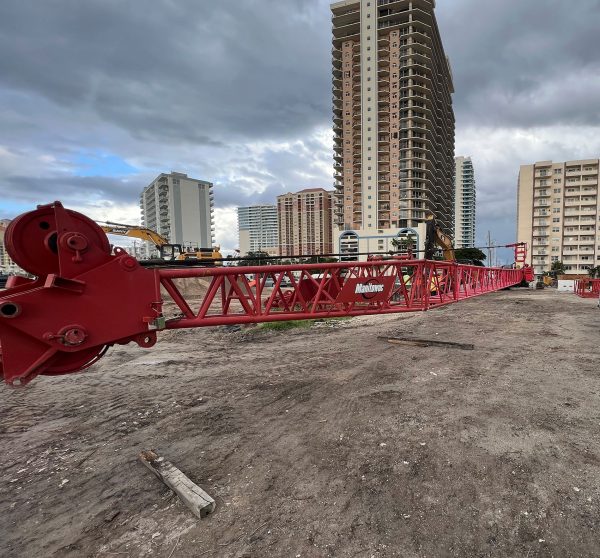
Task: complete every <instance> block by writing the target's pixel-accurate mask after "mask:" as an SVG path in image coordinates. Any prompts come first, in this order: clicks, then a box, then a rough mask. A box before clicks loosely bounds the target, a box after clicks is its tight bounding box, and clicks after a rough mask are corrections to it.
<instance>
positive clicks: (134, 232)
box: [98, 221, 169, 250]
mask: <svg viewBox="0 0 600 558" xmlns="http://www.w3.org/2000/svg"><path fill="white" fill-rule="evenodd" d="M98 224H99V225H100V228H101V229H102V230H103V231H104V232H105V233H106V234H116V235H119V236H129V237H131V238H139V239H141V240H147V241H148V242H152V244H154V246H156V248H158V249H159V250H160V248H161V246H164V245H165V244H168V243H169V241H168V240H167V239H166V238H165V237H164V236H161V235H160V234H158V233H157V232H156V231H153V230H152V229H148V228H146V227H137V226H134V225H123V224H121V223H111V222H110V221H106V222H99V223H98Z"/></svg>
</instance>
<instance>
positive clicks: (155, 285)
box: [0, 202, 532, 385]
mask: <svg viewBox="0 0 600 558" xmlns="http://www.w3.org/2000/svg"><path fill="white" fill-rule="evenodd" d="M6 247H7V251H8V253H9V255H10V256H11V258H12V259H13V260H14V261H15V262H16V263H17V264H18V265H19V266H21V267H22V268H23V269H24V270H25V271H27V272H29V273H31V274H32V275H35V276H36V278H35V279H26V278H15V277H13V278H11V279H10V281H9V283H8V284H7V287H8V288H7V290H5V291H4V292H2V293H1V294H0V355H1V361H0V373H1V374H2V376H3V378H4V381H5V382H7V383H8V384H11V385H23V384H26V383H27V382H29V381H31V380H32V379H33V378H35V377H36V376H37V375H39V374H44V375H54V374H68V373H73V372H78V371H80V370H83V369H85V368H87V367H88V366H90V365H91V364H93V363H94V362H96V361H97V360H98V359H99V358H101V357H102V355H103V354H104V353H105V352H106V350H107V348H108V347H110V346H111V345H115V344H126V343H129V342H132V341H133V342H135V343H137V344H138V345H140V346H141V347H151V346H152V345H154V344H155V343H156V339H157V331H158V330H161V329H179V328H189V327H206V326H213V325H226V324H244V323H260V322H270V321H284V320H302V319H315V318H331V317H343V316H360V315H371V314H390V313H399V312H415V311H423V310H428V309H430V308H435V307H438V306H442V305H446V304H450V303H453V302H457V301H459V300H462V299H465V298H470V297H473V296H477V295H480V294H484V293H488V292H493V291H497V290H499V289H504V288H507V287H511V286H514V285H518V284H520V283H521V282H522V281H523V279H526V280H531V279H532V277H531V268H527V267H525V268H522V269H504V268H486V267H477V266H470V265H461V264H457V263H456V262H449V261H443V262H440V261H430V260H414V259H410V260H407V259H401V258H393V257H392V258H390V259H382V260H380V259H377V260H372V261H367V262H337V263H325V264H304V265H267V266H248V267H237V266H229V267H211V268H186V269H161V268H156V269H147V268H143V267H141V266H140V264H139V263H138V262H137V260H135V258H133V257H131V256H129V255H128V254H127V253H126V252H125V251H124V250H122V249H120V248H115V249H114V250H113V251H112V252H111V248H110V245H109V243H108V240H107V237H106V235H105V233H104V232H103V231H102V229H101V228H100V227H99V226H98V225H97V224H96V223H94V222H93V221H92V220H91V219H88V218H87V217H85V216H84V215H81V214H80V213H77V212H75V211H71V210H68V209H65V208H63V206H62V205H61V204H60V202H55V203H53V204H49V205H44V206H39V207H38V208H37V209H36V210H34V211H31V212H29V213H25V214H23V215H21V216H19V217H17V218H16V219H14V220H13V221H12V222H11V224H10V225H9V228H8V230H7V234H6ZM191 278H203V279H204V280H205V282H206V289H205V292H204V294H203V295H202V296H201V299H200V301H199V302H198V301H196V303H195V305H194V303H192V302H191V301H190V300H189V299H188V298H187V297H186V296H185V295H184V294H183V292H182V290H181V289H180V288H179V287H178V285H177V282H176V281H175V280H177V279H191ZM166 301H170V302H171V303H172V305H173V306H174V307H175V308H176V311H175V313H174V316H173V317H172V318H168V316H166V315H165V312H164V307H165V304H164V303H165V302H166Z"/></svg>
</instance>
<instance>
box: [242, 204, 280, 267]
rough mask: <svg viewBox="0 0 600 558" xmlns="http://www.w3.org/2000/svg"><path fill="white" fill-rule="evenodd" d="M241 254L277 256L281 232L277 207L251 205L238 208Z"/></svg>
mask: <svg viewBox="0 0 600 558" xmlns="http://www.w3.org/2000/svg"><path fill="white" fill-rule="evenodd" d="M237 215H238V233H239V248H240V254H242V256H245V255H246V254H247V253H248V252H267V253H268V254H269V255H270V256H277V255H278V250H279V241H278V238H279V236H278V235H279V231H278V228H277V206H276V205H250V206H246V207H238V208H237Z"/></svg>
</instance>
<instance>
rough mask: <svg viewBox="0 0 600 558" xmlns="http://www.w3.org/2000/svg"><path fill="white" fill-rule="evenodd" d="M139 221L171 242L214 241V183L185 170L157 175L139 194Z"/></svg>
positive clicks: (201, 245) (201, 244)
mask: <svg viewBox="0 0 600 558" xmlns="http://www.w3.org/2000/svg"><path fill="white" fill-rule="evenodd" d="M140 208H141V210H142V224H143V225H144V226H145V227H148V228H149V229H152V230H154V231H156V232H157V233H159V234H161V235H162V236H164V237H165V238H167V239H168V240H169V242H170V243H171V244H181V245H182V246H184V247H191V248H210V247H212V246H213V245H214V242H215V239H214V231H215V226H214V194H213V185H212V183H210V182H206V181H205V180H198V179H196V178H190V177H188V175H187V174H184V173H180V172H171V173H170V174H164V173H163V174H160V175H158V176H157V177H156V178H155V179H154V180H153V181H152V183H151V184H150V185H149V186H147V187H146V188H144V191H143V192H142V193H141V195H140Z"/></svg>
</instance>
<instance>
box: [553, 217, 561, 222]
mask: <svg viewBox="0 0 600 558" xmlns="http://www.w3.org/2000/svg"><path fill="white" fill-rule="evenodd" d="M552 222H553V223H560V217H552Z"/></svg>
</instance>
